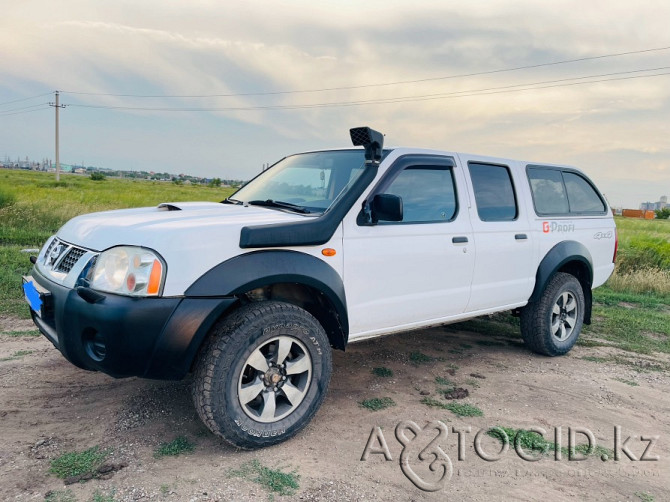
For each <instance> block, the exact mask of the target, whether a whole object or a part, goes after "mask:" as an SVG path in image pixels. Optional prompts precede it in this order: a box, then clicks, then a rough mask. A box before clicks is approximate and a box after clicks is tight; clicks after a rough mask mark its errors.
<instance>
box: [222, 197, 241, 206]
mask: <svg viewBox="0 0 670 502" xmlns="http://www.w3.org/2000/svg"><path fill="white" fill-rule="evenodd" d="M221 204H237V205H238V206H239V205H241V204H244V203H243V202H242V201H241V200H237V199H231V198H230V197H228V198H227V199H223V200H222V201H221Z"/></svg>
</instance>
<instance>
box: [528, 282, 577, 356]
mask: <svg viewBox="0 0 670 502" xmlns="http://www.w3.org/2000/svg"><path fill="white" fill-rule="evenodd" d="M584 306H585V301H584V291H583V290H582V286H581V284H580V283H579V281H578V280H577V278H576V277H575V276H573V275H570V274H566V273H563V272H558V273H557V274H556V275H554V277H552V279H551V280H550V281H549V283H548V284H547V287H546V288H545V290H544V291H543V292H542V295H541V296H540V298H539V299H538V300H537V301H536V302H533V303H529V304H528V305H526V306H525V307H524V308H523V309H522V311H521V335H522V336H523V339H524V342H526V345H527V346H528V348H530V349H531V350H532V351H533V352H537V353H538V354H543V355H546V356H559V355H562V354H565V353H567V352H569V351H570V349H572V347H573V346H574V344H575V343H576V342H577V338H578V337H579V333H580V332H581V329H582V325H583V322H584V310H585V309H584Z"/></svg>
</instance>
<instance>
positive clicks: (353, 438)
mask: <svg viewBox="0 0 670 502" xmlns="http://www.w3.org/2000/svg"><path fill="white" fill-rule="evenodd" d="M31 329H33V327H32V325H31V323H30V322H29V321H21V320H17V319H12V318H0V388H1V390H0V433H1V437H2V443H0V499H1V500H43V499H44V498H45V495H46V494H48V493H49V492H52V493H51V497H52V499H53V498H54V496H55V495H57V494H59V493H61V495H62V492H63V491H64V490H71V492H70V493H69V494H68V495H71V496H73V497H76V500H80V501H85V500H91V498H92V497H93V496H94V494H96V492H97V494H98V495H100V494H112V493H113V494H114V500H146V499H152V500H175V501H181V500H185V501H195V500H198V501H201V500H202V501H204V500H243V501H244V500H270V499H272V498H273V497H274V499H275V500H333V501H335V500H337V501H339V500H416V501H421V500H481V501H490V500H512V499H513V500H542V501H546V500H552V501H556V500H568V499H571V500H581V499H584V498H585V497H587V496H588V497H589V498H593V499H602V500H605V499H607V500H657V501H660V500H670V421H669V420H668V417H669V416H670V373H669V372H668V370H667V368H668V367H670V366H669V365H670V360H669V359H668V358H667V357H665V356H659V355H656V356H641V355H638V354H632V353H626V352H622V351H618V350H615V349H611V348H607V347H605V348H604V347H583V346H577V347H575V349H574V350H573V351H572V352H571V353H570V354H569V355H568V356H566V357H561V358H554V359H549V358H546V357H541V356H537V355H534V354H531V353H530V352H528V351H527V350H526V349H525V348H523V347H522V346H521V345H520V339H512V338H509V337H505V336H500V335H486V336H485V335H482V334H477V333H472V332H464V331H459V330H458V327H456V328H454V327H443V328H435V329H430V330H423V331H418V332H411V333H402V334H398V335H394V336H391V337H386V338H384V339H379V340H373V341H368V342H362V343H359V344H352V345H351V346H350V347H349V348H348V349H347V352H346V353H341V352H336V353H335V354H334V373H333V378H332V382H331V387H330V391H329V394H328V397H327V398H326V401H325V404H324V406H323V407H322V409H321V410H320V411H319V413H318V414H317V416H316V418H315V419H314V420H313V422H312V423H311V424H310V425H309V426H308V427H307V429H306V430H305V431H303V432H302V433H301V434H299V435H298V436H297V437H296V438H295V439H293V440H291V441H289V442H288V443H284V444H282V445H279V446H276V447H273V448H269V449H265V450H261V451H253V452H247V451H235V450H234V449H233V448H231V447H229V446H227V445H226V444H223V443H222V442H221V441H220V440H218V439H217V438H216V437H214V436H213V435H211V434H210V433H209V432H208V431H207V429H205V427H204V426H203V425H202V424H201V423H200V421H199V420H198V418H197V416H196V413H195V411H194V409H193V407H192V405H191V400H190V394H189V385H190V384H189V382H188V381H185V382H155V381H147V380H140V379H125V380H114V379H112V378H110V377H107V376H105V375H102V374H97V373H90V372H86V371H82V370H79V369H77V368H75V367H74V366H72V365H71V364H69V363H68V362H67V361H65V360H64V359H63V357H62V356H61V355H60V354H59V353H58V352H57V351H56V350H55V349H54V348H53V347H52V346H51V344H50V343H49V342H48V341H46V339H44V338H42V337H29V336H16V335H17V333H16V332H20V331H26V330H31ZM10 333H12V334H10ZM585 358H586V359H585ZM375 367H384V368H387V369H390V370H392V372H393V376H390V377H382V376H376V375H375V374H373V372H372V369H373V368H375ZM436 377H440V378H439V379H438V381H439V382H443V383H444V382H445V381H449V382H452V383H453V384H455V386H456V387H458V388H463V389H467V391H468V394H469V395H468V396H467V397H466V398H464V399H459V400H453V401H449V400H447V399H445V398H444V397H443V396H441V395H440V393H439V391H440V389H441V388H443V387H440V384H439V383H438V382H436ZM376 397H377V398H383V397H390V398H391V399H392V400H393V401H394V402H395V403H396V405H395V406H392V407H389V408H387V409H383V410H380V411H370V410H368V409H366V408H364V407H362V406H361V405H360V404H359V403H360V402H361V401H363V400H365V399H369V398H376ZM431 400H432V401H431ZM422 401H424V402H425V401H428V402H435V403H439V404H440V405H442V406H443V405H446V404H448V403H453V402H457V403H459V404H463V403H468V404H470V405H472V407H474V408H471V410H472V409H475V408H476V409H479V410H481V412H482V413H483V416H471V417H468V416H458V415H456V414H454V413H453V412H452V411H449V410H447V409H443V408H440V407H430V406H427V405H426V404H424V403H422ZM401 421H413V422H415V423H416V424H417V425H418V427H419V428H423V427H424V426H425V425H426V424H427V423H428V422H430V421H440V422H442V423H443V424H445V426H446V428H448V435H447V436H446V439H444V438H440V439H439V440H438V441H437V442H434V443H432V444H433V445H434V446H433V447H432V448H430V450H431V451H433V452H437V453H438V458H440V459H442V460H443V463H444V465H448V463H449V462H450V463H451V465H452V469H453V471H452V475H451V477H449V476H448V475H447V476H442V474H443V473H444V472H445V471H444V470H443V469H441V468H440V466H439V465H436V467H437V470H436V471H435V472H432V471H430V470H429V468H428V465H429V464H430V462H431V461H432V460H433V458H435V457H434V456H432V455H428V456H427V457H426V459H425V460H420V459H419V458H418V456H417V455H418V454H419V452H421V450H422V449H423V448H425V447H426V446H427V445H429V443H431V441H432V439H433V438H435V437H436V436H437V434H438V430H439V429H436V428H434V426H430V427H426V428H425V429H424V430H423V431H422V432H419V434H418V436H417V437H416V439H415V440H414V441H413V440H412V438H413V434H412V433H411V432H409V433H408V432H407V431H408V429H407V427H408V426H407V424H405V426H404V427H401V429H402V430H403V431H404V434H405V437H407V438H408V442H407V453H406V455H407V457H406V458H407V465H408V466H409V468H410V469H411V470H412V471H413V472H415V473H416V475H417V477H418V478H419V481H420V482H423V483H427V485H431V486H433V487H435V486H439V487H440V489H439V490H438V491H435V492H426V491H422V490H420V489H419V488H417V487H416V486H415V485H414V484H413V483H412V481H411V480H410V479H409V478H408V477H407V475H405V474H404V473H403V470H401V462H400V459H401V452H402V450H403V445H402V444H401V443H400V442H399V440H398V439H397V438H396V435H395V430H396V426H397V424H398V423H399V422H401ZM377 426H378V427H380V429H379V431H378V433H377V436H376V439H375V440H374V441H373V443H372V450H375V449H376V451H381V450H382V447H381V446H380V441H381V440H382V436H383V440H385V442H386V444H387V446H388V454H390V455H389V456H390V457H391V458H392V460H390V461H387V460H386V459H385V458H384V457H385V455H384V454H383V453H374V452H372V453H370V454H369V455H368V457H367V460H366V461H362V460H361V457H362V455H363V453H364V450H365V449H366V443H367V442H368V438H369V437H370V435H371V431H373V429H374V428H375V427H377ZM438 426H439V424H438ZM468 426H469V427H470V433H465V432H462V433H461V436H460V438H461V443H462V458H463V459H462V460H459V434H457V433H455V432H453V430H454V428H455V429H457V430H461V431H462V430H464V429H465V428H467V427H468ZM493 426H504V427H510V428H517V429H518V428H526V429H527V428H529V427H541V428H543V429H544V430H545V431H546V435H545V438H546V439H548V440H549V441H551V442H554V440H555V435H554V434H555V428H556V427H561V432H562V437H561V439H562V441H561V444H562V445H563V446H564V447H567V446H568V439H569V430H568V428H572V429H573V430H574V429H575V428H584V429H587V430H588V431H591V432H592V433H593V435H594V437H595V439H596V442H597V445H598V446H599V447H601V448H599V449H598V450H597V452H596V454H592V455H590V456H588V458H586V459H585V460H582V461H574V460H573V461H570V460H569V459H568V458H567V453H565V452H564V454H563V455H562V459H561V460H555V458H554V454H553V452H549V453H547V454H546V455H544V456H539V457H538V458H539V460H538V461H535V462H530V461H525V460H523V459H521V458H520V456H519V455H518V454H517V453H516V452H515V450H514V447H513V446H512V447H511V448H510V449H509V450H508V451H507V452H505V453H503V454H501V455H500V457H501V459H500V460H498V461H486V460H484V459H483V458H481V457H482V456H484V455H488V456H490V457H493V456H495V455H496V454H497V452H498V451H500V447H501V445H500V443H499V442H497V441H496V440H495V439H494V438H492V437H489V436H487V435H484V434H481V435H480V439H481V443H480V444H481V448H480V451H481V452H482V454H478V453H477V451H476V449H475V446H474V445H475V436H476V433H477V432H478V431H479V430H481V429H484V430H486V429H488V428H490V427H493ZM615 426H620V427H621V429H620V430H621V443H623V445H622V446H623V449H624V450H625V452H624V451H622V450H621V448H617V453H618V456H619V459H618V460H613V459H612V457H613V456H614V451H613V446H614V429H615ZM409 427H410V428H411V426H409ZM401 432H402V431H401ZM179 435H183V436H185V437H186V438H188V440H189V441H191V442H193V443H194V444H195V449H194V450H193V451H192V452H190V453H186V454H184V455H180V456H176V457H162V458H155V457H154V451H155V449H156V447H157V446H158V445H159V444H160V443H161V442H167V441H171V440H172V439H174V438H175V437H176V436H179ZM628 436H631V439H629V440H628V441H627V442H626V443H624V441H625V440H626V438H627V437H628ZM632 436H635V437H632ZM640 436H643V437H644V438H646V441H642V440H641V439H640ZM653 437H657V439H653ZM576 439H577V443H584V442H585V441H586V437H585V435H584V434H579V433H578V434H576ZM649 439H651V442H652V447H651V448H650V449H649V450H647V453H646V454H645V458H658V460H647V461H644V460H637V461H633V460H631V459H629V458H628V456H627V455H626V452H628V453H629V454H630V455H631V456H633V457H634V458H637V459H640V457H641V456H642V454H643V451H644V450H645V447H646V445H647V444H648V442H649V441H648V440H649ZM435 445H437V447H440V448H441V450H442V452H443V453H440V451H439V450H436V447H435ZM92 446H99V447H100V448H102V449H112V454H111V456H110V457H109V458H110V459H111V461H113V462H115V463H117V464H121V465H122V466H123V467H122V468H121V469H120V470H118V471H117V472H114V473H111V474H108V475H106V476H103V477H105V478H107V479H92V480H90V481H87V482H85V483H76V484H73V485H70V486H64V483H63V480H61V479H58V478H57V477H55V476H54V475H53V474H50V473H49V467H50V462H51V460H52V459H55V458H57V457H59V456H60V455H62V454H64V453H66V452H70V451H75V450H76V451H81V450H85V449H87V448H90V447H92ZM522 453H523V451H522ZM443 455H446V456H448V457H449V461H445V460H444V456H443ZM605 459H606V460H605ZM252 460H258V462H260V464H262V465H263V466H267V467H269V468H272V469H282V470H283V472H292V471H294V473H295V474H296V475H299V476H300V477H299V483H300V488H299V490H298V491H297V492H296V493H295V494H294V495H291V496H285V497H281V496H279V495H274V496H271V495H270V492H268V491H266V490H265V489H264V488H263V487H262V486H260V485H258V484H256V483H254V482H253V476H247V477H244V476H242V477H240V476H235V475H231V473H232V472H234V471H236V470H239V469H240V467H241V466H243V465H245V464H247V463H248V462H250V461H252ZM438 464H439V462H438ZM63 496H64V495H63ZM645 497H653V498H645Z"/></svg>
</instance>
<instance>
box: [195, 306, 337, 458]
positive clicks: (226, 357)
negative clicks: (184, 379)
mask: <svg viewBox="0 0 670 502" xmlns="http://www.w3.org/2000/svg"><path fill="white" fill-rule="evenodd" d="M331 369H332V362H331V350H330V344H329V341H328V337H327V335H326V333H325V331H324V330H323V328H322V327H321V325H320V324H319V322H318V321H317V320H316V319H315V318H314V317H313V316H312V315H311V314H309V313H308V312H307V311H305V310H303V309H301V308H300V307H297V306H295V305H291V304H288V303H283V302H275V301H268V302H259V303H252V304H249V305H246V306H244V307H242V308H240V309H239V310H238V311H236V312H234V313H233V314H232V315H231V316H230V317H228V318H226V319H225V320H224V321H222V322H221V323H219V324H218V325H217V326H215V327H214V328H213V330H212V333H211V336H210V340H209V342H208V345H207V347H205V349H204V351H203V355H202V357H201V358H200V360H199V361H198V364H197V367H196V370H195V378H194V385H193V399H194V402H195V407H196V409H197V411H198V414H199V415H200V418H201V419H202V420H203V422H204V423H205V424H206V425H207V427H209V429H210V430H211V431H212V432H213V433H214V434H217V435H218V436H221V437H222V438H223V439H225V440H226V441H228V442H229V443H231V444H233V445H234V446H237V447H239V448H244V449H253V448H260V447H264V446H270V445H273V444H277V443H280V442H282V441H285V440H287V439H289V438H291V437H292V436H294V435H295V434H297V433H298V431H300V430H301V429H302V428H303V427H305V425H307V423H309V421H310V420H311V418H312V417H313V416H314V414H315V413H316V411H317V410H318V409H319V406H320V405H321V403H322V401H323V399H324V397H325V395H326V391H327V389H328V384H329V382H330V375H331Z"/></svg>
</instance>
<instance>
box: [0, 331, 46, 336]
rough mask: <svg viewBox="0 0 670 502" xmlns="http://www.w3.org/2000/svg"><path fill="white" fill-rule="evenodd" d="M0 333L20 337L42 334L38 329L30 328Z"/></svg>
mask: <svg viewBox="0 0 670 502" xmlns="http://www.w3.org/2000/svg"><path fill="white" fill-rule="evenodd" d="M0 335H4V336H11V337H15V338H20V337H23V336H25V337H36V336H40V332H39V330H37V329H29V330H24V331H0Z"/></svg>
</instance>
